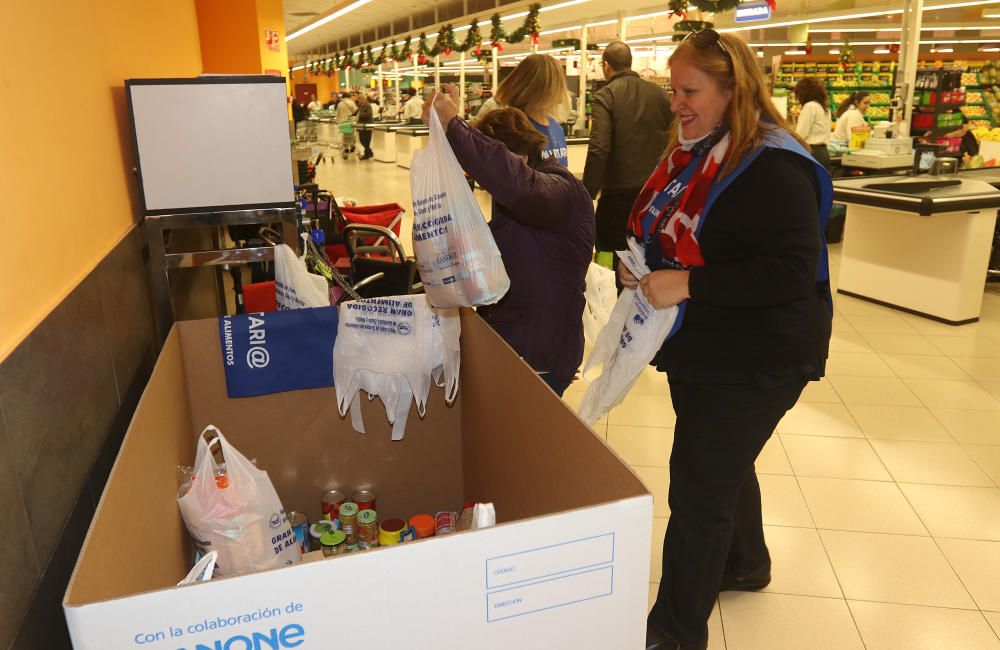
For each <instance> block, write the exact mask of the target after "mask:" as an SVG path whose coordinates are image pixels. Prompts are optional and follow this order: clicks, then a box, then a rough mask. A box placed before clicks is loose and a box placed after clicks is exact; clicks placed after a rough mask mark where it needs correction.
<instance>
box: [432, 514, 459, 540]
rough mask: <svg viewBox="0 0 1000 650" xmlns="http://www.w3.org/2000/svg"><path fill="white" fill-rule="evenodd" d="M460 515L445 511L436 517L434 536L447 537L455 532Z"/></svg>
mask: <svg viewBox="0 0 1000 650" xmlns="http://www.w3.org/2000/svg"><path fill="white" fill-rule="evenodd" d="M457 519H458V515H457V514H456V513H454V512H450V511H444V512H439V513H437V514H436V515H434V534H435V535H447V534H448V533H453V532H455V522H456V520H457Z"/></svg>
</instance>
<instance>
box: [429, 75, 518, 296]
mask: <svg viewBox="0 0 1000 650" xmlns="http://www.w3.org/2000/svg"><path fill="white" fill-rule="evenodd" d="M435 98H436V95H435ZM432 101H433V100H432ZM410 191H411V192H412V194H413V254H414V257H416V259H417V269H418V270H419V271H420V280H421V282H423V283H424V291H426V292H427V296H428V298H429V299H430V302H431V304H432V305H434V306H435V307H471V306H473V305H492V304H493V303H495V302H497V301H498V300H500V299H501V298H503V296H504V294H506V293H507V289H509V288H510V279H509V278H508V277H507V270H506V269H505V268H504V265H503V260H502V259H501V258H500V250H499V249H498V248H497V245H496V241H494V239H493V233H491V232H490V229H489V226H487V225H486V220H485V219H484V218H483V213H482V210H480V209H479V204H478V203H476V199H475V197H473V195H472V190H471V189H469V183H468V181H466V179H465V173H464V172H463V171H462V167H461V165H459V164H458V159H456V158H455V153H454V152H453V151H452V150H451V145H449V144H448V139H447V137H446V136H445V134H444V129H443V128H442V127H441V121H440V120H439V119H438V116H437V111H434V110H431V111H430V137H429V138H428V142H427V146H426V147H424V148H423V149H420V150H418V151H416V152H414V154H413V162H412V163H411V165H410Z"/></svg>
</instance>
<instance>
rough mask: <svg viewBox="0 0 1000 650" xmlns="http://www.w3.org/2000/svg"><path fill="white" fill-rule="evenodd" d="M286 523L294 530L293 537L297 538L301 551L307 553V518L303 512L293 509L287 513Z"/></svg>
mask: <svg viewBox="0 0 1000 650" xmlns="http://www.w3.org/2000/svg"><path fill="white" fill-rule="evenodd" d="M288 523H289V525H290V526H291V527H292V530H293V531H294V532H295V539H297V540H299V548H301V549H302V552H303V553H308V552H309V548H310V546H309V542H310V534H309V518H308V517H306V516H305V514H303V513H301V512H295V511H294V510H293V511H292V512H289V513H288Z"/></svg>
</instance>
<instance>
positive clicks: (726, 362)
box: [619, 29, 833, 650]
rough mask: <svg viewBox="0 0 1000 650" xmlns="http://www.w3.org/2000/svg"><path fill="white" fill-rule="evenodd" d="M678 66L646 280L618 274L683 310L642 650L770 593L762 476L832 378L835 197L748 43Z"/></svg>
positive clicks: (684, 640) (653, 192)
mask: <svg viewBox="0 0 1000 650" xmlns="http://www.w3.org/2000/svg"><path fill="white" fill-rule="evenodd" d="M669 63H670V84H671V86H672V88H673V96H672V100H671V104H672V105H671V109H672V112H673V113H674V114H675V115H676V119H675V124H674V128H675V129H676V132H675V133H674V135H673V137H672V138H671V142H670V144H669V145H668V148H667V152H666V155H665V156H664V159H663V161H662V162H661V163H660V165H659V166H658V167H657V168H656V170H654V172H653V174H652V176H650V178H649V180H648V181H647V182H646V185H645V187H644V188H643V189H642V191H641V192H640V194H639V198H638V200H637V201H636V203H635V205H634V207H633V208H632V213H631V215H630V218H629V232H628V235H629V236H630V237H632V238H634V240H637V241H639V242H641V243H642V245H643V247H644V249H645V260H646V263H647V265H648V267H649V269H650V273H647V274H645V275H644V276H643V277H642V279H641V281H638V280H636V277H635V276H634V274H632V273H630V272H629V269H627V268H626V265H620V266H619V274H620V276H621V279H622V283H623V284H624V285H625V286H626V287H630V288H639V289H640V290H641V291H642V294H643V295H644V296H645V297H646V299H647V300H648V301H649V303H650V304H651V305H652V306H653V307H654V308H656V309H661V308H664V307H668V306H671V305H679V308H678V315H677V319H676V321H675V323H674V325H673V328H672V331H671V333H670V334H669V335H668V337H667V339H666V341H665V342H664V343H663V345H662V347H661V348H660V351H659V353H658V354H657V355H656V357H655V358H654V362H655V364H656V366H657V368H658V369H660V370H664V371H666V373H667V377H668V379H669V382H670V399H671V401H672V404H673V410H674V412H675V413H676V415H677V419H676V422H675V423H674V441H673V448H672V450H671V454H670V492H669V497H668V503H669V506H670V522H669V524H668V526H667V533H666V537H665V540H664V545H663V573H662V575H661V577H660V587H659V590H658V593H657V597H656V601H655V603H654V605H653V608H652V611H651V612H650V613H649V617H648V619H647V625H646V648H647V650H678V649H684V650H696V649H704V648H706V647H707V645H708V619H709V616H710V614H711V612H712V608H713V606H714V604H715V603H716V601H717V596H718V593H719V591H727V590H744V591H749V590H758V589H762V588H764V587H765V586H766V585H767V584H768V583H769V582H770V577H771V557H770V554H769V553H768V549H767V545H766V544H765V541H764V531H763V527H762V522H761V494H760V486H759V484H758V482H757V476H756V474H755V472H754V461H755V460H756V458H757V455H758V454H759V453H760V451H761V449H762V448H763V447H764V444H765V443H766V442H767V440H768V438H769V437H770V436H771V433H772V432H773V431H774V428H775V426H776V425H777V424H778V421H779V420H781V418H782V417H783V416H784V415H785V413H786V412H787V411H788V410H789V409H790V408H792V406H793V405H794V404H795V403H796V401H797V400H798V398H799V395H800V394H801V392H802V390H803V389H804V388H805V386H806V384H807V383H808V382H809V381H811V380H818V379H819V378H820V377H822V376H823V374H824V371H825V365H826V357H827V347H828V344H829V338H830V328H831V321H832V316H833V309H832V302H831V296H830V285H829V274H828V270H827V258H826V247H825V244H824V241H823V232H824V230H825V226H826V223H825V222H826V219H827V217H828V215H829V211H830V205H831V200H832V193H833V188H832V183H831V181H830V177H829V175H828V174H827V172H826V170H825V169H823V168H822V167H821V166H820V165H819V164H818V163H816V161H815V160H814V159H813V158H812V156H811V154H810V153H809V150H808V148H807V147H806V146H805V143H804V142H803V141H802V140H801V139H799V138H798V137H797V136H795V135H794V132H793V131H792V130H791V126H790V125H789V124H788V123H787V122H786V121H785V120H784V119H783V118H782V117H781V116H780V115H779V114H778V113H777V111H776V110H775V109H774V105H773V104H772V103H771V98H770V93H769V92H768V90H767V83H766V82H765V79H764V76H763V73H762V72H761V70H760V67H759V66H758V64H757V57H756V55H755V54H754V53H753V51H752V50H751V49H750V48H749V47H748V46H747V45H746V43H744V42H743V41H742V40H740V39H739V38H738V37H736V36H732V35H730V34H719V33H718V32H716V31H714V30H711V29H706V30H702V31H699V32H694V33H692V34H690V35H688V36H687V37H686V38H685V40H684V41H683V42H682V43H681V44H680V45H678V47H677V49H676V50H674V53H673V54H672V55H671V57H670V62H669ZM663 411H664V416H663V426H670V424H671V419H670V409H669V407H668V405H667V404H664V409H663ZM652 579H653V580H655V579H656V576H653V577H652ZM765 645H766V643H765Z"/></svg>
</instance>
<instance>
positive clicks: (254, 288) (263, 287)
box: [243, 280, 278, 314]
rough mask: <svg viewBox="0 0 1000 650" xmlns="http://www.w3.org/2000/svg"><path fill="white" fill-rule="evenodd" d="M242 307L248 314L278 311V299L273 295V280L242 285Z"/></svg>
mask: <svg viewBox="0 0 1000 650" xmlns="http://www.w3.org/2000/svg"><path fill="white" fill-rule="evenodd" d="M243 305H244V307H245V308H246V312H247V313H248V314H259V313H260V312H262V311H278V299H277V297H276V296H275V293H274V280H271V281H270V282H256V283H254V284H244V285H243Z"/></svg>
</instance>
